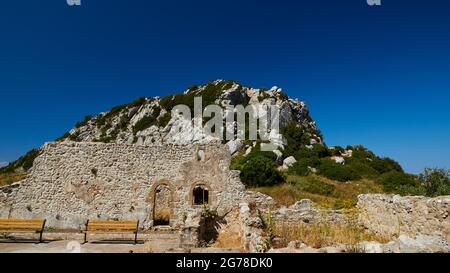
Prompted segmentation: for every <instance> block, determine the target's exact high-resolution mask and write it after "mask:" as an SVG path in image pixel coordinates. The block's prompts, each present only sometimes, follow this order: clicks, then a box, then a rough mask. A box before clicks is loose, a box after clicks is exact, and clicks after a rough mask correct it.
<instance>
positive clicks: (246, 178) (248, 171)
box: [241, 156, 284, 187]
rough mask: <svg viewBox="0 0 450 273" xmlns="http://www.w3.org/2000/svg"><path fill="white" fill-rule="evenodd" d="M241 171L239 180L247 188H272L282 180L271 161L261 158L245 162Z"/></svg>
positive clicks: (256, 157) (253, 158)
mask: <svg viewBox="0 0 450 273" xmlns="http://www.w3.org/2000/svg"><path fill="white" fill-rule="evenodd" d="M241 171H242V172H241V180H242V182H243V183H244V184H246V185H248V186H253V187H255V186H272V185H275V184H278V183H281V182H283V180H284V177H283V175H282V174H281V173H280V172H279V171H278V170H277V169H276V165H275V164H274V163H273V161H271V160H270V159H268V158H266V157H263V156H255V157H252V158H250V159H249V160H247V161H246V162H245V163H244V165H243V166H242V169H241Z"/></svg>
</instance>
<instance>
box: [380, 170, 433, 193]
mask: <svg viewBox="0 0 450 273" xmlns="http://www.w3.org/2000/svg"><path fill="white" fill-rule="evenodd" d="M378 182H379V183H380V184H381V185H382V186H383V189H384V191H385V192H388V193H397V194H401V195H417V194H419V195H420V194H421V195H423V194H424V192H423V189H422V187H421V185H420V181H419V179H418V178H417V177H416V176H415V175H412V174H406V173H401V172H396V171H391V172H388V173H384V174H382V175H381V176H380V177H379V178H378Z"/></svg>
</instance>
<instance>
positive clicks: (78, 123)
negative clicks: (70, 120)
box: [75, 116, 92, 128]
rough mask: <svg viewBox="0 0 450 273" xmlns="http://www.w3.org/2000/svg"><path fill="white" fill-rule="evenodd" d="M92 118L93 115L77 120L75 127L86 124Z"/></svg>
mask: <svg viewBox="0 0 450 273" xmlns="http://www.w3.org/2000/svg"><path fill="white" fill-rule="evenodd" d="M91 119H92V116H85V117H84V119H83V121H80V122H77V123H76V124H75V128H80V127H83V126H86V125H87V124H88V122H89V121H90V120H91Z"/></svg>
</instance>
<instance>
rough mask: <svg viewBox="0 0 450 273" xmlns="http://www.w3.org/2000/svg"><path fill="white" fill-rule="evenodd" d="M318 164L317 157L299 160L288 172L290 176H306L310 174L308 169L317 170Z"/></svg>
mask: <svg viewBox="0 0 450 273" xmlns="http://www.w3.org/2000/svg"><path fill="white" fill-rule="evenodd" d="M319 164H320V160H319V158H318V157H309V158H301V159H300V160H298V161H297V162H295V163H294V164H293V165H292V166H291V167H290V168H289V170H288V172H289V173H291V174H296V175H300V176H306V175H308V174H309V173H310V171H309V168H308V167H311V168H317V166H319Z"/></svg>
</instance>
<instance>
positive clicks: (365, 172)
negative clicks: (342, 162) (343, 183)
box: [346, 158, 380, 179]
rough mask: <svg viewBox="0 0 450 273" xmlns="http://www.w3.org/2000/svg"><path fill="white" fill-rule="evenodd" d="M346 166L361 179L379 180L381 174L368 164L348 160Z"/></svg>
mask: <svg viewBox="0 0 450 273" xmlns="http://www.w3.org/2000/svg"><path fill="white" fill-rule="evenodd" d="M346 166H347V168H349V169H350V170H351V171H352V172H354V173H356V174H357V175H359V176H360V177H363V178H369V179H374V178H377V177H378V176H379V175H380V173H379V172H378V171H377V170H375V169H374V168H372V167H371V166H370V165H369V164H367V162H365V163H363V162H359V161H351V160H349V159H348V158H346Z"/></svg>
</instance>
